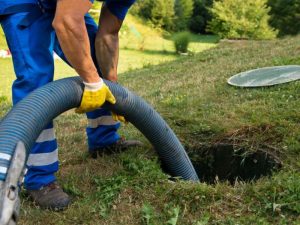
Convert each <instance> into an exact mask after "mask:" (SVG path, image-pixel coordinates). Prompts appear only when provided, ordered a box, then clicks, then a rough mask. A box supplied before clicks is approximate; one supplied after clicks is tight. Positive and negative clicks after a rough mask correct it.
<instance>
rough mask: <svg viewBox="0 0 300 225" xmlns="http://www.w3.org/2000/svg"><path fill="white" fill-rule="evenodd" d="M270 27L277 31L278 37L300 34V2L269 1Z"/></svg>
mask: <svg viewBox="0 0 300 225" xmlns="http://www.w3.org/2000/svg"><path fill="white" fill-rule="evenodd" d="M268 5H269V6H270V7H271V11H270V14H271V20H270V24H271V26H272V27H274V28H276V29H278V30H279V36H284V35H296V34H298V33H300V18H299V15H300V0H269V1H268Z"/></svg>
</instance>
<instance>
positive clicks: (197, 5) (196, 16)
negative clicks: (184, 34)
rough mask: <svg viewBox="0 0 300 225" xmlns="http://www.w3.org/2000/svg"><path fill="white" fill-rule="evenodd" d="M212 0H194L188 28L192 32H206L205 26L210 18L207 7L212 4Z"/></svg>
mask: <svg viewBox="0 0 300 225" xmlns="http://www.w3.org/2000/svg"><path fill="white" fill-rule="evenodd" d="M212 3H213V1H212V0H194V10H193V14H192V19H191V20H190V24H189V28H190V30H191V31H192V32H194V33H201V34H205V33H207V30H206V26H207V24H208V21H210V20H211V13H210V12H209V10H208V8H210V7H211V6H212Z"/></svg>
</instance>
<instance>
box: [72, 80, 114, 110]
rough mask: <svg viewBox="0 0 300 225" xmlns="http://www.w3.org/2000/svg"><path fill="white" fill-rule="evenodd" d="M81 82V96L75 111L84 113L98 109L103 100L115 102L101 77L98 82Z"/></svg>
mask: <svg viewBox="0 0 300 225" xmlns="http://www.w3.org/2000/svg"><path fill="white" fill-rule="evenodd" d="M83 83H84V86H85V87H84V91H83V96H82V100H81V104H80V107H79V108H77V109H76V110H75V112H76V113H85V112H90V111H93V110H95V109H98V108H100V107H101V106H102V105H103V104H104V103H105V101H108V102H110V103H111V104H115V103H116V99H115V97H114V96H113V94H112V93H111V91H110V90H109V88H108V86H107V85H106V84H105V83H104V82H103V80H102V79H101V81H100V82H98V83H86V82H83Z"/></svg>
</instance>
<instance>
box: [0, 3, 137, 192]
mask: <svg viewBox="0 0 300 225" xmlns="http://www.w3.org/2000/svg"><path fill="white" fill-rule="evenodd" d="M37 2H38V0H13V1H12V0H0V16H1V17H0V19H1V20H0V21H1V25H2V28H3V31H4V33H5V36H6V40H7V43H8V46H9V49H10V51H11V53H12V58H13V64H14V70H15V74H16V80H15V81H14V83H13V86H12V96H13V104H16V103H17V102H18V101H20V100H21V99H23V98H24V97H26V96H27V95H28V94H29V93H30V92H31V91H33V90H35V89H36V88H38V87H41V86H43V85H45V84H47V83H49V82H51V81H53V75H54V59H53V53H54V52H55V53H56V54H57V55H59V56H60V57H61V58H62V59H63V60H65V61H66V58H65V57H64V54H63V52H62V50H61V47H60V45H59V43H58V39H57V37H56V34H55V31H54V29H53V28H52V21H53V18H54V9H52V10H51V8H49V10H47V11H46V12H44V13H41V15H39V16H37V17H36V18H35V19H34V21H30V22H28V21H27V17H29V15H30V12H14V13H12V14H9V15H4V14H5V10H6V9H7V8H9V7H11V6H14V5H18V4H24V3H34V4H37ZM40 2H41V3H42V4H45V5H44V6H45V7H51V5H53V0H40ZM110 2H111V4H109V3H110ZM120 2H122V1H120V0H110V1H109V0H108V1H107V2H106V4H107V6H108V8H109V10H110V11H111V12H112V13H113V14H114V15H116V16H117V17H118V18H119V19H122V20H123V19H124V17H125V15H126V13H127V10H128V8H129V7H130V6H131V4H132V3H133V2H134V1H132V0H130V1H124V2H126V4H124V3H123V4H122V3H121V4H120ZM48 3H49V4H48ZM54 5H55V3H54ZM39 13H40V12H39ZM24 21H25V22H26V21H27V22H28V23H27V22H26V23H24ZM85 22H86V28H87V30H88V34H89V39H90V44H91V53H92V57H93V60H94V62H95V64H96V57H95V47H94V42H95V37H96V32H97V30H98V26H97V25H96V23H95V22H94V20H93V19H92V18H91V16H90V15H88V14H87V15H86V16H85ZM24 24H25V25H24ZM87 118H88V127H87V128H86V132H87V136H88V145H89V150H91V151H92V150H95V149H97V148H102V147H105V146H107V145H111V144H113V143H115V142H116V141H117V140H118V139H119V138H120V137H119V135H118V134H117V130H118V128H119V127H120V123H119V122H116V121H114V120H113V119H112V117H111V112H109V111H107V110H104V109H98V110H95V111H93V112H90V113H87ZM58 166H59V162H58V148H57V141H56V138H55V134H54V129H53V123H50V124H49V125H48V126H47V127H45V129H44V130H43V132H42V133H41V134H40V136H39V137H38V139H37V140H36V144H35V146H34V147H33V149H32V150H31V152H30V154H29V157H28V161H27V169H28V170H27V174H26V176H25V182H24V184H25V187H26V188H27V189H31V190H37V189H40V188H41V187H42V186H45V185H47V184H50V183H52V182H54V181H55V180H56V178H55V175H54V174H55V173H56V172H57V171H58Z"/></svg>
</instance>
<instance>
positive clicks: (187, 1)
mask: <svg viewBox="0 0 300 225" xmlns="http://www.w3.org/2000/svg"><path fill="white" fill-rule="evenodd" d="M193 9H194V2H193V0H175V30H177V31H181V30H186V29H187V28H188V25H189V23H190V19H191V17H192V14H193Z"/></svg>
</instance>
